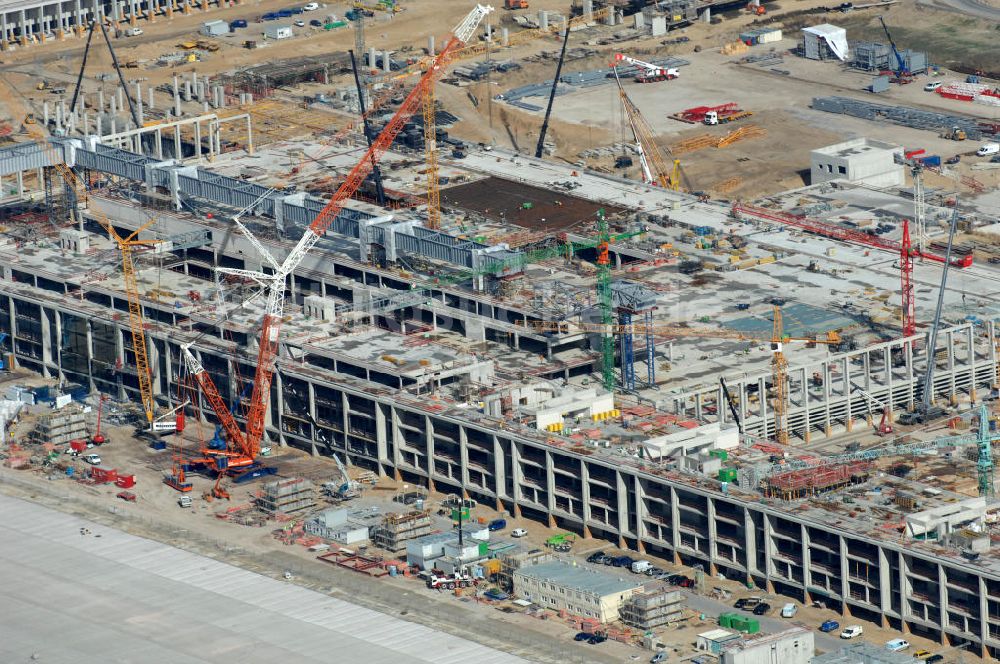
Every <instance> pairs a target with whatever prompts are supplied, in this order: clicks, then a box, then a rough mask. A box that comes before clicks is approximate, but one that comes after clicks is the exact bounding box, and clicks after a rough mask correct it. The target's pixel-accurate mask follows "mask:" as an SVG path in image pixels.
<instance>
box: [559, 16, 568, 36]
mask: <svg viewBox="0 0 1000 664" xmlns="http://www.w3.org/2000/svg"><path fill="white" fill-rule="evenodd" d="M568 31H569V19H568V18H567V17H565V16H563V19H562V27H561V28H559V36H560V37H565V36H566V32H568Z"/></svg>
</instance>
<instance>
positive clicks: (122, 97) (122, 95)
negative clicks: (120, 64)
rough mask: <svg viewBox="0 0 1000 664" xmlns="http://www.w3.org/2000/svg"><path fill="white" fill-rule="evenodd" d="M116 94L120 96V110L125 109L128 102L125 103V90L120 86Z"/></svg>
mask: <svg viewBox="0 0 1000 664" xmlns="http://www.w3.org/2000/svg"><path fill="white" fill-rule="evenodd" d="M115 96H116V97H118V108H119V109H120V110H122V111H124V110H125V108H126V104H125V91H124V90H122V89H121V88H118V90H117V91H116V95H115Z"/></svg>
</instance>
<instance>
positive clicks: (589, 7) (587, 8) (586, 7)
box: [583, 0, 594, 23]
mask: <svg viewBox="0 0 1000 664" xmlns="http://www.w3.org/2000/svg"><path fill="white" fill-rule="evenodd" d="M583 19H584V23H592V22H593V20H594V0H583Z"/></svg>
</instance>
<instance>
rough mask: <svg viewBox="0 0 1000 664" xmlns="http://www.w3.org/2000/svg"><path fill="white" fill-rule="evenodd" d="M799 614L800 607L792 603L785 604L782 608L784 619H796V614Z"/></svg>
mask: <svg viewBox="0 0 1000 664" xmlns="http://www.w3.org/2000/svg"><path fill="white" fill-rule="evenodd" d="M798 612H799V607H797V606H795V604H793V603H792V602H789V603H788V604H785V605H784V606H783V607H781V617H782V618H794V617H795V614H796V613H798Z"/></svg>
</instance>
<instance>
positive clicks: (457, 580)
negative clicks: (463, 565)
mask: <svg viewBox="0 0 1000 664" xmlns="http://www.w3.org/2000/svg"><path fill="white" fill-rule="evenodd" d="M474 584H475V582H474V581H473V580H472V577H471V576H469V573H468V572H455V573H454V574H446V575H444V576H438V575H437V574H431V575H430V576H429V577H427V587H428V588H430V589H432V590H440V589H447V590H454V589H455V588H468V587H469V586H471V585H474Z"/></svg>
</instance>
